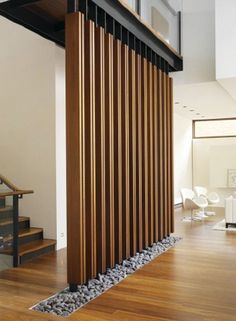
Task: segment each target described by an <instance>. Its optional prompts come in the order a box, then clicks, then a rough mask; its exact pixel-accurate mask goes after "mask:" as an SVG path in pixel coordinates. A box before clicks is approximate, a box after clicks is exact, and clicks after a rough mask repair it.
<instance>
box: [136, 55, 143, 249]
mask: <svg viewBox="0 0 236 321" xmlns="http://www.w3.org/2000/svg"><path fill="white" fill-rule="evenodd" d="M141 67H142V66H141V56H140V55H136V101H137V112H138V126H137V177H138V179H137V184H138V203H137V205H138V206H137V207H138V220H137V226H138V228H137V234H138V245H137V246H138V250H139V251H141V250H142V249H143V242H144V241H143V180H142V178H143V174H142V170H143V136H142V132H143V126H142V124H143V122H142V109H143V108H142V82H141V76H142V74H141Z"/></svg>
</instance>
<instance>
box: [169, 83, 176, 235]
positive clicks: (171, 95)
mask: <svg viewBox="0 0 236 321" xmlns="http://www.w3.org/2000/svg"><path fill="white" fill-rule="evenodd" d="M169 81H170V162H171V163H170V176H171V187H170V190H171V233H174V229H175V221H174V120H173V117H174V109H173V108H174V107H173V104H174V102H173V99H174V98H173V79H172V78H170V80H169Z"/></svg>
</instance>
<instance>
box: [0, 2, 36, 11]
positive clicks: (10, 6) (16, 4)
mask: <svg viewBox="0 0 236 321" xmlns="http://www.w3.org/2000/svg"><path fill="white" fill-rule="evenodd" d="M39 1H40V0H9V1H6V2H3V3H1V9H2V10H7V9H13V8H20V7H25V6H28V5H30V4H33V3H35V2H39Z"/></svg>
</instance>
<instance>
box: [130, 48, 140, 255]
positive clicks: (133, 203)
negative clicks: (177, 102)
mask: <svg viewBox="0 0 236 321" xmlns="http://www.w3.org/2000/svg"><path fill="white" fill-rule="evenodd" d="M129 88H130V95H129V110H130V122H129V130H130V132H129V145H130V180H131V181H130V187H131V188H130V242H131V244H130V248H131V255H135V254H136V252H137V193H138V190H137V158H136V157H137V141H136V137H137V136H136V135H137V106H136V59H135V51H134V50H130V51H129Z"/></svg>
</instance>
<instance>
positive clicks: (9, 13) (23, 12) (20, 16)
mask: <svg viewBox="0 0 236 321" xmlns="http://www.w3.org/2000/svg"><path fill="white" fill-rule="evenodd" d="M0 14H1V15H2V16H4V17H5V18H7V19H9V20H11V21H13V22H15V23H18V24H20V25H22V26H24V27H26V28H27V29H29V30H31V31H33V32H35V33H37V34H39V35H40V36H42V37H44V38H46V39H48V40H51V41H53V42H56V43H57V44H58V45H59V46H62V47H64V46H65V37H64V30H63V23H59V24H58V26H57V24H56V25H55V24H52V23H49V22H48V21H46V20H45V19H42V18H41V17H39V16H38V15H36V14H34V13H32V12H30V11H28V10H27V9H26V8H24V7H18V8H13V7H11V9H9V8H8V9H7V10H5V9H3V7H2V4H0Z"/></svg>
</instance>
